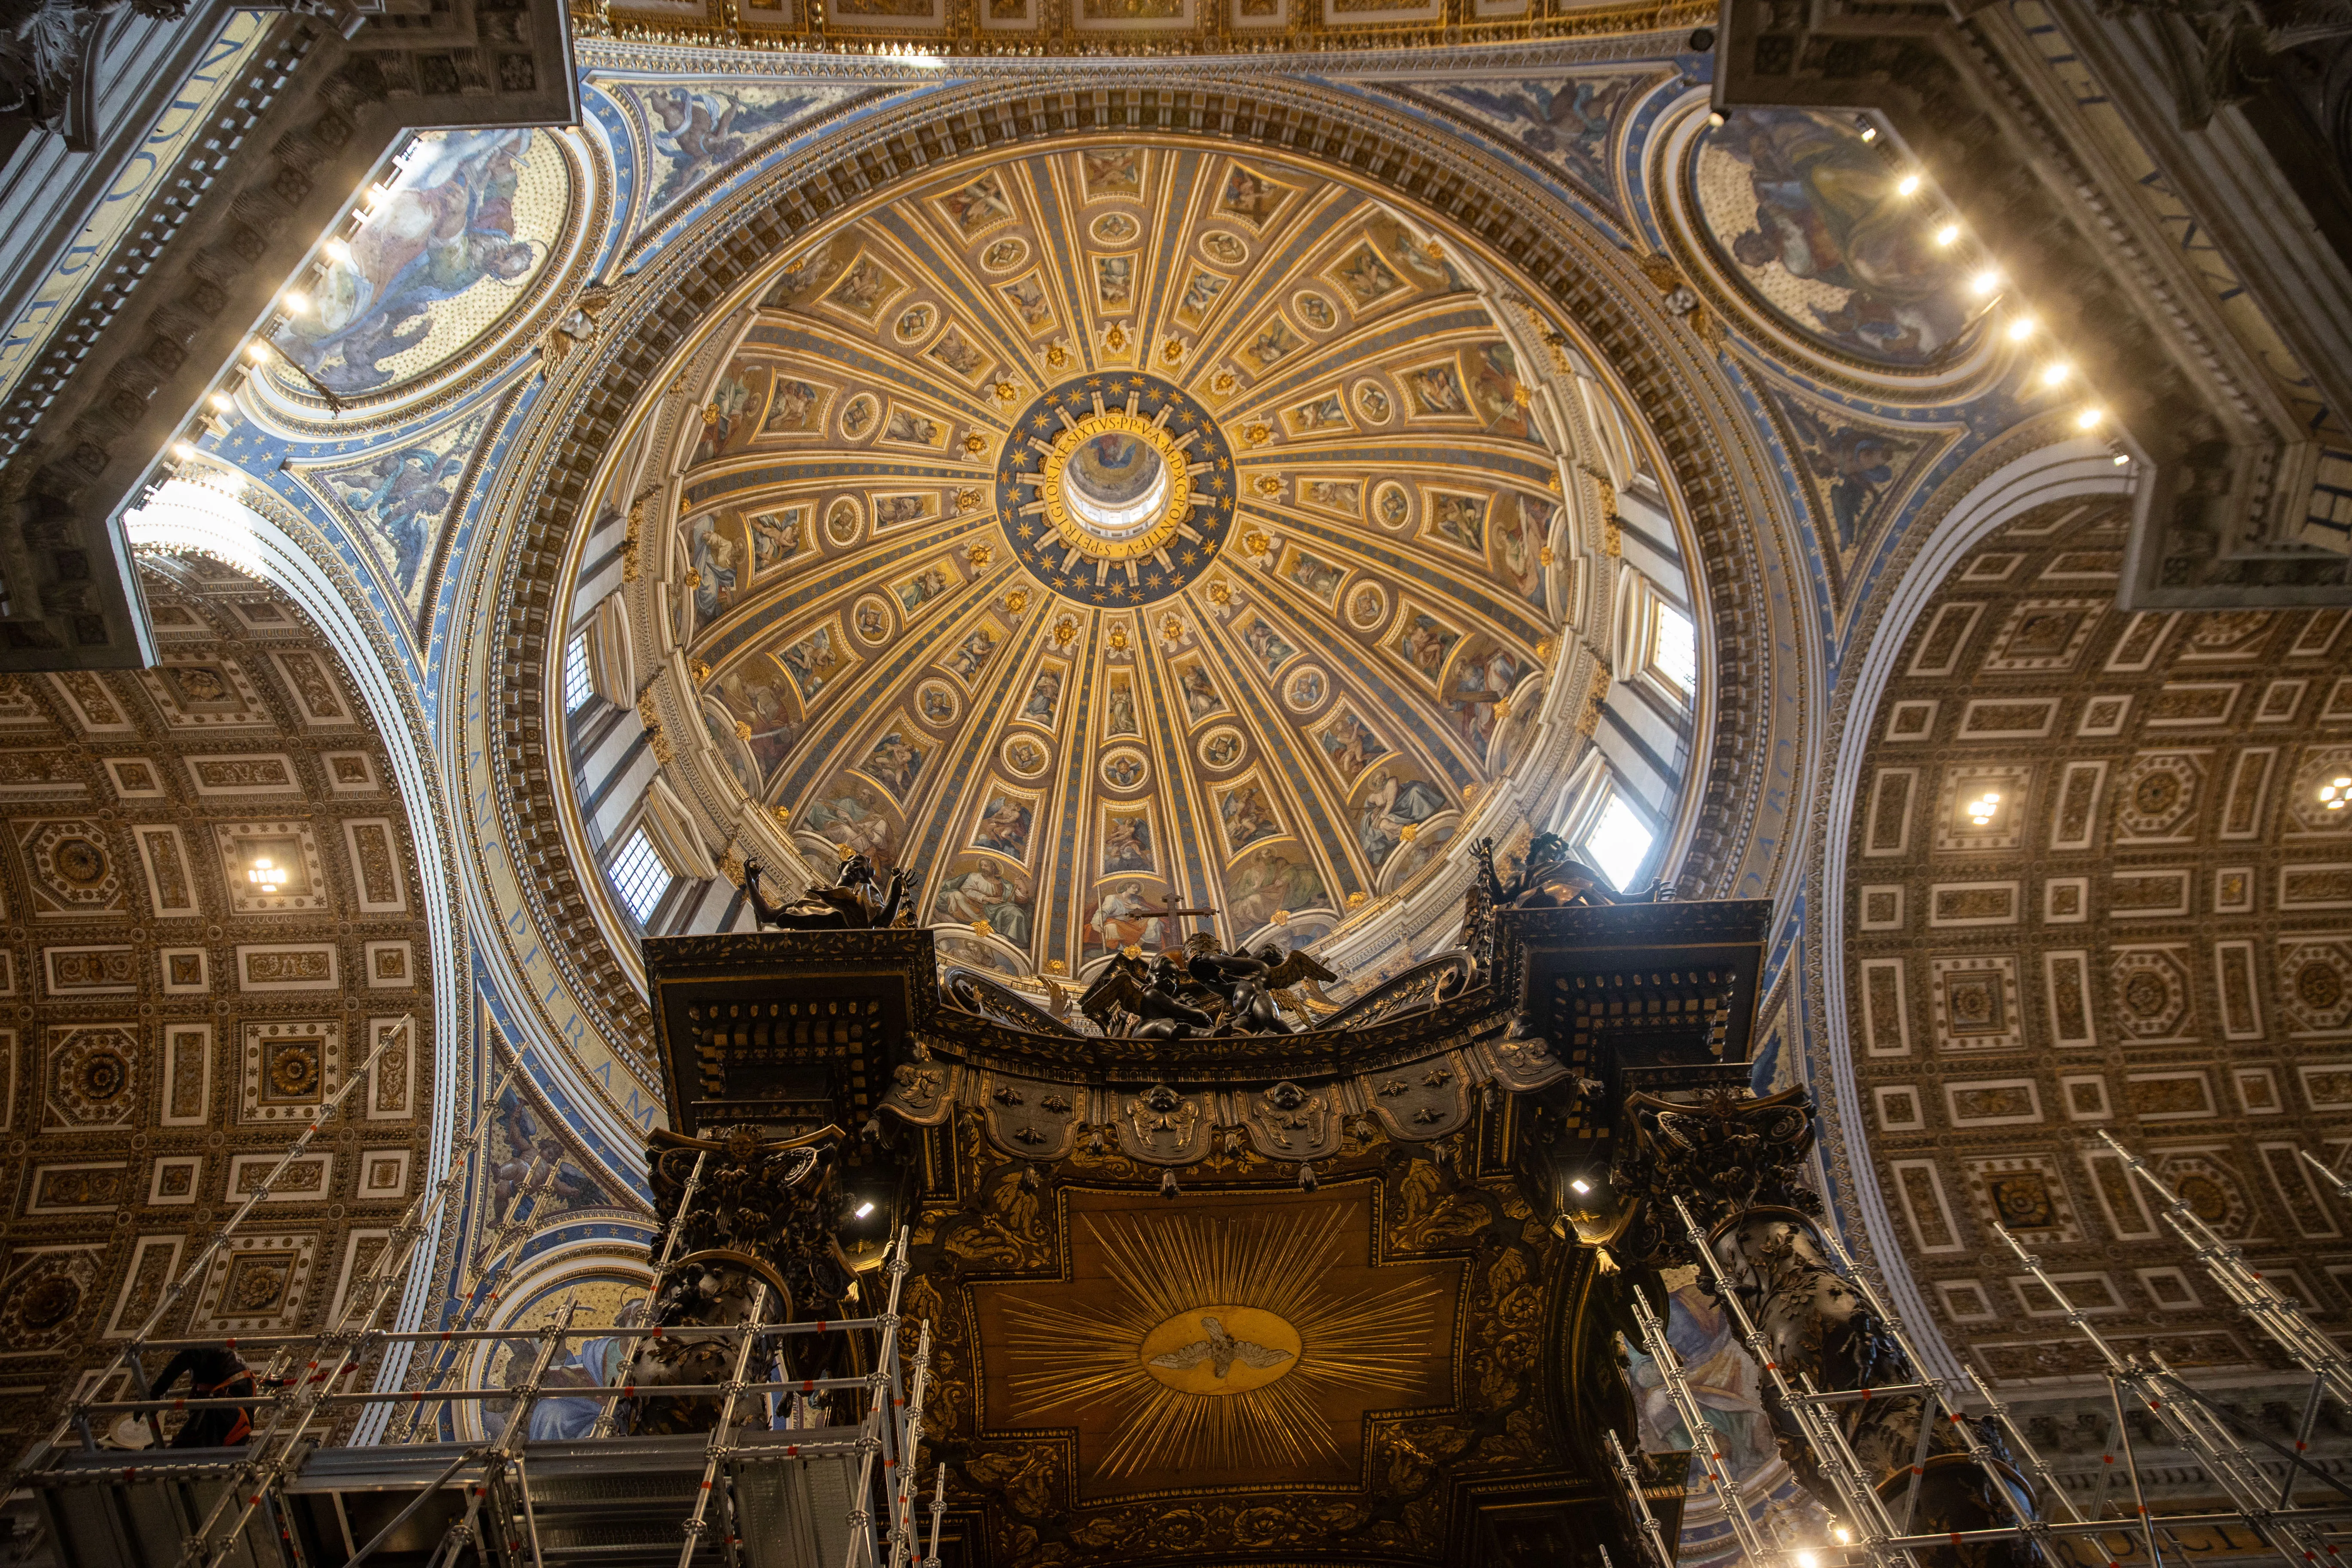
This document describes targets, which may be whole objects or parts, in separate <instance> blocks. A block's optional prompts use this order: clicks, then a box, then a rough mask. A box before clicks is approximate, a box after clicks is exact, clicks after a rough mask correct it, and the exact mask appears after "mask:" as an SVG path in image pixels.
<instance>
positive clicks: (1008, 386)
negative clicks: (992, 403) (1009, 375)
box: [996, 381, 1021, 403]
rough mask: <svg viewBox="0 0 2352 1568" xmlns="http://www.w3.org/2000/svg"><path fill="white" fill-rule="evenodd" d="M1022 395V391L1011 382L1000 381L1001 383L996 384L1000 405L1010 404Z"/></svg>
mask: <svg viewBox="0 0 2352 1568" xmlns="http://www.w3.org/2000/svg"><path fill="white" fill-rule="evenodd" d="M1020 395H1021V389H1020V388H1019V387H1017V386H1015V385H1013V384H1012V383H1011V382H1009V381H1000V382H998V383H997V384H996V401H997V402H999V403H1010V402H1012V401H1013V399H1014V398H1016V397H1018V396H1020Z"/></svg>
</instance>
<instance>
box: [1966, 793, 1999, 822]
mask: <svg viewBox="0 0 2352 1568" xmlns="http://www.w3.org/2000/svg"><path fill="white" fill-rule="evenodd" d="M1960 809H1961V810H1962V811H1964V812H1967V813H1968V814H1969V821H1970V822H1972V823H1974V824H1975V825H1976V826H1979V827H1989V826H1991V825H1992V819H1993V816H1994V815H1995V814H1996V813H1998V812H1999V811H2000V795H1999V794H1998V793H1997V792H1995V791H1993V790H1987V791H1985V792H1984V794H1982V795H1979V796H1977V797H1976V799H1974V800H1972V801H1970V802H1969V804H1968V805H1964V806H1962V807H1960Z"/></svg>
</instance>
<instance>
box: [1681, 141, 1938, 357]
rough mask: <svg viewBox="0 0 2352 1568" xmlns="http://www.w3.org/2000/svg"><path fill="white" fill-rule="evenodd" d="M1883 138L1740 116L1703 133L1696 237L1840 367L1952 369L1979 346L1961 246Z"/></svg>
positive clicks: (1696, 161) (1693, 168)
mask: <svg viewBox="0 0 2352 1568" xmlns="http://www.w3.org/2000/svg"><path fill="white" fill-rule="evenodd" d="M1890 153H1892V148H1891V147H1890V146H1888V145H1887V144H1886V140H1885V138H1884V137H1878V138H1874V139H1873V140H1872V141H1868V142H1865V141H1864V139H1863V135H1862V132H1861V131H1860V130H1859V129H1858V128H1857V127H1856V125H1855V124H1854V122H1853V120H1852V119H1851V118H1850V117H1841V116H1837V115H1832V114H1827V113H1819V112H1815V111H1813V110H1802V109H1740V110H1732V111H1731V112H1730V113H1729V114H1727V116H1725V117H1724V121H1723V123H1722V124H1720V125H1711V126H1709V127H1708V128H1707V129H1706V130H1704V131H1703V132H1700V134H1699V136H1698V138H1697V141H1696V147H1695V152H1694V153H1693V155H1692V158H1691V162H1690V166H1689V175H1688V177H1689V180H1690V186H1691V196H1692V200H1693V203H1694V205H1695V207H1696V220H1697V226H1698V227H1699V229H1700V230H1701V233H1702V236H1703V237H1704V239H1705V241H1706V245H1707V247H1708V248H1709V249H1710V251H1711V252H1712V253H1713V257H1714V259H1715V261H1716V262H1717V265H1718V266H1719V267H1720V268H1722V269H1723V271H1724V273H1725V275H1726V276H1727V277H1729V278H1731V279H1734V280H1735V281H1736V282H1737V283H1738V285H1739V287H1740V288H1741V289H1742V290H1743V291H1744V292H1745V293H1746V294H1747V295H1748V297H1749V299H1750V300H1753V301H1754V302H1755V303H1756V304H1757V305H1758V306H1759V307H1760V308H1761V310H1763V311H1764V312H1765V313H1766V314H1767V315H1769V317H1770V318H1771V319H1772V320H1773V321H1775V322H1776V323H1777V324H1779V325H1780V327H1782V328H1783V329H1785V330H1786V331H1789V332H1790V333H1792V334H1793V335H1794V336H1795V337H1796V338H1798V339H1799V340H1800V341H1802V342H1808V343H1811V344H1812V345H1814V346H1815V347H1816V348H1818V349H1820V350H1822V351H1825V352H1826V353H1829V354H1830V355H1831V356H1832V357H1833V358H1836V359H1839V360H1843V361H1847V362H1853V363H1862V364H1864V365H1870V366H1878V367H1884V368H1886V369H1890V370H1894V371H1911V372H1916V371H1922V370H1929V369H1933V368H1936V367H1938V366H1941V365H1943V364H1946V363H1949V362H1950V361H1952V360H1953V359H1955V358H1956V357H1958V355H1960V354H1962V353H1964V352H1965V351H1966V350H1967V349H1968V347H1969V345H1970V344H1971V343H1972V342H1974V341H1975V338H1976V336H1977V321H1976V314H1977V313H1976V310H1975V308H1974V302H1973V301H1972V300H1971V299H1970V298H1969V294H1968V291H1967V282H1966V279H1967V277H1968V274H1969V269H1970V268H1971V267H1972V266H1973V265H1975V263H1974V262H1973V261H1972V259H1971V256H1970V253H1969V252H1968V251H1967V249H1966V248H1965V247H1960V246H1938V245H1937V243H1936V241H1935V238H1934V230H1935V227H1936V226H1937V222H1938V221H1940V217H1941V213H1940V209H1939V208H1937V206H1936V205H1935V204H1934V202H1933V201H1932V200H1931V199H1930V196H1929V193H1928V192H1926V191H1922V190H1921V189H1920V188H1919V186H1918V184H1917V183H1916V181H1915V182H1914V184H1913V188H1912V189H1911V190H1909V191H1906V190H1904V189H1903V188H1902V183H1903V180H1904V178H1905V171H1904V170H1903V169H1901V168H1900V167H1898V166H1897V164H1896V163H1895V160H1894V159H1893V158H1892V157H1891V156H1890Z"/></svg>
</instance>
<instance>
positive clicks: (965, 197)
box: [940, 174, 1013, 239]
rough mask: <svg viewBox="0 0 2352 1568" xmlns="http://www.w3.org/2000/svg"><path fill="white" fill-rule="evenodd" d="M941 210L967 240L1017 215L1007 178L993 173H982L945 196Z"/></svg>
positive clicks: (941, 200) (942, 198)
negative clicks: (1006, 185)
mask: <svg viewBox="0 0 2352 1568" xmlns="http://www.w3.org/2000/svg"><path fill="white" fill-rule="evenodd" d="M940 211H941V212H943V213H945V214H947V217H948V221H949V222H950V223H951V224H953V225H955V226H956V232H957V233H958V234H960V235H961V236H962V237H964V238H966V239H970V238H971V237H973V236H974V235H976V234H978V233H979V232H980V231H981V230H982V229H984V228H987V227H989V226H992V225H994V224H999V223H1003V222H1005V221H1006V220H1008V219H1010V218H1011V217H1012V216H1013V198H1012V197H1010V196H1008V195H1005V194H1004V183H1003V180H1002V179H1001V178H999V177H998V176H997V175H995V174H982V176H981V177H980V178H978V179H976V180H974V181H972V182H971V184H968V185H961V186H959V187H958V188H956V189H955V190H952V191H950V192H949V193H948V194H947V195H943V196H941V197H940Z"/></svg>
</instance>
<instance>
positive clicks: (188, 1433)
mask: <svg viewBox="0 0 2352 1568" xmlns="http://www.w3.org/2000/svg"><path fill="white" fill-rule="evenodd" d="M181 1373H186V1374H187V1377H188V1397H189V1398H191V1399H255V1398H258V1397H259V1396H260V1393H261V1389H260V1385H259V1384H258V1382H257V1380H256V1379H255V1377H254V1375H253V1369H252V1368H251V1367H249V1366H247V1365H246V1364H245V1358H244V1357H243V1356H240V1355H238V1354H237V1353H236V1352H235V1351H225V1350H184V1351H182V1352H180V1353H179V1354H177V1355H175V1356H173V1358H172V1359H171V1360H170V1361H169V1362H167V1363H164V1366H163V1376H161V1377H159V1378H157V1379H156V1380H155V1385H154V1388H155V1397H156V1398H158V1399H162V1398H164V1397H166V1396H167V1395H169V1394H170V1393H171V1392H172V1385H173V1384H175V1383H177V1382H179V1381H180V1374H181ZM250 1436H253V1406H252V1405H236V1406H235V1407H234V1408H227V1407H215V1408H213V1409H210V1410H192V1411H190V1412H189V1413H188V1419H187V1423H186V1424H185V1425H184V1426H182V1427H181V1428H180V1430H179V1432H178V1434H177V1435H176V1436H173V1439H172V1447H174V1448H226V1447H235V1446H236V1445H237V1444H240V1443H243V1442H244V1441H245V1440H246V1439H247V1438H248V1437H250Z"/></svg>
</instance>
